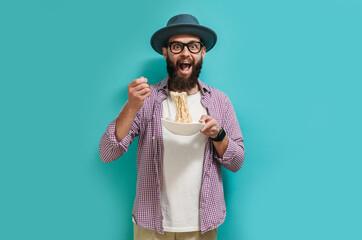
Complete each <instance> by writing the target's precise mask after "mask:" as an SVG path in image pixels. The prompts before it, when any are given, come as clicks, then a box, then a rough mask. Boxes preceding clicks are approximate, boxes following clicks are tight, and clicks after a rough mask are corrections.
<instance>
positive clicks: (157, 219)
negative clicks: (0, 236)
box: [99, 77, 245, 233]
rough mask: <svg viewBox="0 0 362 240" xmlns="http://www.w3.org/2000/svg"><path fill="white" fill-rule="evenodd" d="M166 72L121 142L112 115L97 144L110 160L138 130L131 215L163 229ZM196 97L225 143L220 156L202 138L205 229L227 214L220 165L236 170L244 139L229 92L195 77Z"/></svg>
mask: <svg viewBox="0 0 362 240" xmlns="http://www.w3.org/2000/svg"><path fill="white" fill-rule="evenodd" d="M167 84H168V77H166V78H165V79H164V80H163V81H162V82H159V83H157V84H155V85H153V86H151V96H150V97H148V98H146V99H145V101H144V105H143V107H142V108H141V109H140V110H139V111H138V113H137V115H136V118H135V120H134V122H133V125H132V127H131V130H130V132H129V133H128V135H127V136H126V137H124V138H123V139H122V140H121V141H120V142H118V141H117V140H116V137H115V128H116V120H113V121H112V122H111V123H110V124H109V125H108V127H107V129H106V131H105V133H104V134H103V136H102V138H101V140H100V144H99V154H100V157H101V159H102V161H103V162H111V161H114V160H116V159H118V158H119V157H120V156H122V155H123V154H124V153H125V152H126V151H127V149H128V146H129V145H130V144H131V143H132V141H133V140H134V138H135V137H136V136H138V137H139V138H138V149H137V187H136V198H135V201H134V205H133V210H132V215H133V217H134V220H135V222H136V224H137V225H138V226H139V227H142V228H147V229H152V230H155V231H157V232H159V233H163V232H164V229H163V224H162V219H163V217H162V213H161V188H162V163H163V158H162V156H163V154H162V149H163V141H162V123H161V117H162V101H163V100H164V99H166V98H167V95H168V91H167V89H168V87H167ZM198 84H199V86H200V91H201V95H202V97H201V103H202V105H203V106H204V107H205V108H206V109H207V111H208V114H209V115H210V116H211V117H213V118H214V119H215V120H216V121H217V122H218V123H219V124H220V125H221V127H223V128H224V130H225V132H226V134H227V135H228V137H229V144H228V146H227V149H226V151H225V153H224V156H223V157H222V158H220V157H219V156H218V155H217V153H216V150H215V149H214V146H213V143H212V141H211V139H209V138H208V140H207V141H206V148H205V155H204V171H203V173H202V174H203V175H202V183H201V191H200V205H199V206H200V224H201V232H202V233H205V232H207V231H210V230H212V229H215V228H217V227H218V226H220V225H221V224H222V223H223V222H224V220H225V216H226V208H225V199H224V190H223V182H222V176H221V166H224V167H225V168H227V169H229V170H231V171H232V172H236V171H238V170H239V169H240V168H241V166H242V164H243V161H244V154H245V150H244V144H243V137H242V135H241V130H240V127H239V123H238V120H237V118H236V115H235V112H234V108H233V106H232V105H231V102H230V100H229V98H228V97H227V96H226V95H225V94H224V93H222V92H221V91H219V90H217V89H215V88H212V87H210V86H208V85H206V84H204V83H202V82H201V81H200V80H198Z"/></svg>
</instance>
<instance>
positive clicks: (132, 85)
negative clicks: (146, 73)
mask: <svg viewBox="0 0 362 240" xmlns="http://www.w3.org/2000/svg"><path fill="white" fill-rule="evenodd" d="M146 82H147V78H144V77H140V78H137V79H135V80H133V81H132V82H131V83H130V84H129V87H136V86H138V85H140V84H142V83H146Z"/></svg>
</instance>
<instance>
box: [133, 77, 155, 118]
mask: <svg viewBox="0 0 362 240" xmlns="http://www.w3.org/2000/svg"><path fill="white" fill-rule="evenodd" d="M149 96H151V86H150V85H149V84H148V83H147V78H144V77H140V78H137V79H135V80H133V81H132V82H131V83H130V84H129V85H128V103H127V104H128V105H129V108H131V109H133V110H135V111H136V112H138V110H140V109H141V107H142V106H143V102H144V100H145V99H146V98H147V97H149Z"/></svg>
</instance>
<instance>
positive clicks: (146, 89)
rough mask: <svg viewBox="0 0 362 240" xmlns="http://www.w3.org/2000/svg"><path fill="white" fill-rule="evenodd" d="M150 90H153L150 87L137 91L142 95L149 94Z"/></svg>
mask: <svg viewBox="0 0 362 240" xmlns="http://www.w3.org/2000/svg"><path fill="white" fill-rule="evenodd" d="M150 92H151V89H150V88H143V89H142V90H140V91H137V93H136V95H137V96H142V95H145V94H148V93H150Z"/></svg>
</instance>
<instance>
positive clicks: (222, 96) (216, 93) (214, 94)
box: [203, 83, 230, 102]
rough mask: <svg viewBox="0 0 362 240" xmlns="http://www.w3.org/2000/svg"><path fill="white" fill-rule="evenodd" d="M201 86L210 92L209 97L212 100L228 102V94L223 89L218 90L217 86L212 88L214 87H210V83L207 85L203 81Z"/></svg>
mask: <svg viewBox="0 0 362 240" xmlns="http://www.w3.org/2000/svg"><path fill="white" fill-rule="evenodd" d="M203 88H204V90H205V91H207V92H208V94H210V98H211V100H212V101H218V102H225V101H227V102H230V99H229V97H228V95H227V94H226V93H225V92H223V91H221V90H219V89H217V88H214V87H212V86H210V85H207V84H205V83H203Z"/></svg>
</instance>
